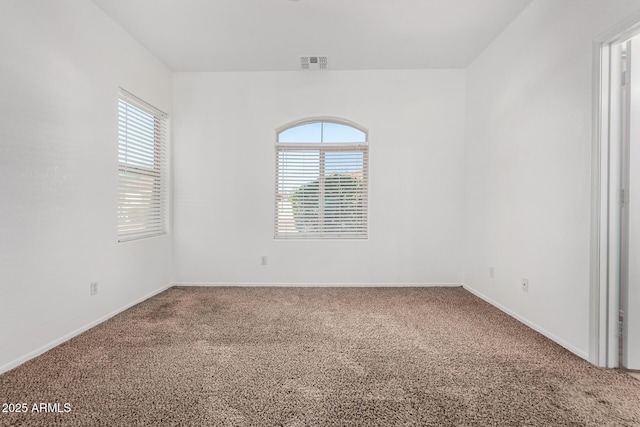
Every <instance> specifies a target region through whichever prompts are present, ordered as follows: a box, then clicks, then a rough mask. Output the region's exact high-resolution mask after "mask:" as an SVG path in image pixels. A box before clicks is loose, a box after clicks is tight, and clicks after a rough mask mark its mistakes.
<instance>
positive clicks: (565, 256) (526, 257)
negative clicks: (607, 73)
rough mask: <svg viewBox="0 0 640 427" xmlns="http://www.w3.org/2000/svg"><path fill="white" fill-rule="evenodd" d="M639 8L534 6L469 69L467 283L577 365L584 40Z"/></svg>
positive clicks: (583, 238) (587, 65) (616, 0)
mask: <svg viewBox="0 0 640 427" xmlns="http://www.w3.org/2000/svg"><path fill="white" fill-rule="evenodd" d="M639 7H640V1H637V0H633V1H631V0H624V1H623V0H607V1H602V0H563V1H557V0H534V2H533V3H532V4H531V5H530V6H529V7H528V8H527V9H526V10H525V11H524V12H523V13H522V14H521V15H520V16H519V17H518V18H516V19H515V20H514V21H513V22H512V24H511V25H510V26H509V27H508V28H507V29H506V30H505V31H504V32H503V33H502V34H501V35H500V36H499V37H498V38H497V39H496V40H495V41H494V42H493V43H492V44H491V45H490V46H489V48H487V49H486V50H485V51H484V52H483V53H482V54H481V55H480V56H479V57H478V58H477V59H476V60H475V61H474V62H473V63H472V64H471V66H470V67H469V68H468V70H467V94H468V98H467V123H466V142H465V174H466V180H465V182H466V183H465V193H466V196H465V201H466V204H465V213H466V215H465V216H466V217H465V236H466V238H465V247H466V261H465V265H466V267H465V282H466V284H467V286H468V287H469V288H470V289H472V290H473V291H475V292H477V293H479V294H481V295H483V296H485V297H486V298H488V299H490V300H491V301H493V302H494V303H496V304H497V305H499V306H502V307H503V308H505V309H506V310H508V311H510V312H511V313H512V314H514V315H515V316H517V317H519V318H521V319H522V320H524V321H525V322H527V323H529V324H530V325H532V326H534V327H535V328H537V329H539V330H541V331H543V332H545V333H546V334H547V335H549V336H551V337H553V338H554V339H555V340H556V341H558V342H560V343H561V344H563V345H565V346H566V347H568V348H569V349H571V350H572V351H574V352H575V353H577V354H579V355H581V356H582V357H585V358H587V357H588V351H589V292H590V284H589V262H590V258H589V256H590V253H589V250H590V249H589V244H590V243H589V238H590V197H591V169H590V165H591V147H592V137H591V126H592V122H591V115H592V102H593V101H592V99H591V98H592V95H591V94H592V49H593V40H594V38H595V37H596V36H598V34H599V33H601V32H603V31H605V30H607V29H608V28H609V27H610V26H612V25H614V24H616V23H617V22H618V21H620V20H622V19H623V18H624V17H625V16H627V15H629V14H631V13H633V12H634V11H635V10H637V9H638V8H639ZM490 266H494V267H495V278H494V279H490V278H489V267H490ZM522 277H527V278H528V279H529V292H528V293H525V292H523V291H522V290H521V289H520V280H521V278H522Z"/></svg>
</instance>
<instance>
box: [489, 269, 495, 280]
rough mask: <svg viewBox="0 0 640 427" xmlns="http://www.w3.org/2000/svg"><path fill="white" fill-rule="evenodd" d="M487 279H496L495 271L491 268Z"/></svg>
mask: <svg viewBox="0 0 640 427" xmlns="http://www.w3.org/2000/svg"><path fill="white" fill-rule="evenodd" d="M489 277H491V278H492V279H493V278H494V277H496V269H495V268H493V267H489Z"/></svg>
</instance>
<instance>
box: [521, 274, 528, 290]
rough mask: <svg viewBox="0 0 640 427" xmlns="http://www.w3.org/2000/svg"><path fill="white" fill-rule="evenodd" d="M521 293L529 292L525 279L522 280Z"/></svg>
mask: <svg viewBox="0 0 640 427" xmlns="http://www.w3.org/2000/svg"><path fill="white" fill-rule="evenodd" d="M522 292H529V279H527V278H526V277H523V278H522Z"/></svg>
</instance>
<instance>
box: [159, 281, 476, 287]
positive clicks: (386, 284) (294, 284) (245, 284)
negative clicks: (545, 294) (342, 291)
mask: <svg viewBox="0 0 640 427" xmlns="http://www.w3.org/2000/svg"><path fill="white" fill-rule="evenodd" d="M171 286H178V287H186V286H202V287H207V286H210V287H224V286H239V287H252V286H270V287H283V288H284V287H318V288H323V287H324V288H330V287H340V288H348V287H353V288H356V287H359V288H378V287H380V288H405V287H406V288H433V287H442V288H458V287H462V286H463V284H462V283H428V282H424V283H393V282H382V283H375V282H367V283H364V282H363V283H339V282H336V283H327V282H324V283H309V282H176V283H173V284H172V285H171Z"/></svg>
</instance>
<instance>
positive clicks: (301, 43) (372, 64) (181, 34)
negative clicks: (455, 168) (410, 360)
mask: <svg viewBox="0 0 640 427" xmlns="http://www.w3.org/2000/svg"><path fill="white" fill-rule="evenodd" d="M93 1H94V2H95V3H96V4H97V5H98V6H99V7H100V8H101V9H102V10H104V11H105V12H106V13H107V14H108V15H110V16H111V17H112V18H113V19H114V20H115V21H116V22H117V23H118V24H120V25H121V26H122V27H123V28H124V29H125V30H127V31H128V32H129V33H130V34H131V35H133V37H135V38H136V39H137V40H138V41H139V42H140V43H142V44H143V45H144V46H145V47H146V48H147V49H149V50H150V51H151V52H153V53H154V54H155V55H156V56H157V57H158V58H159V59H160V60H161V61H162V62H164V63H165V64H166V65H167V66H168V67H169V68H170V69H171V70H173V71H271V70H273V71H282V70H298V69H300V64H299V61H300V56H305V55H327V56H328V57H329V68H330V69H333V70H354V69H414V68H464V67H466V66H467V65H469V63H470V62H471V61H472V60H473V59H474V58H475V57H476V56H477V55H478V54H479V53H480V52H481V51H482V50H483V49H484V48H485V47H486V46H487V45H488V44H489V43H490V42H491V41H492V40H493V39H494V38H495V37H496V36H497V35H498V34H499V33H500V32H502V30H504V28H505V27H506V26H507V25H508V24H509V22H511V21H512V20H513V19H514V18H515V17H516V16H517V15H518V14H519V13H520V12H521V11H522V10H523V9H524V8H526V7H527V5H528V4H529V3H531V0H93Z"/></svg>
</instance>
